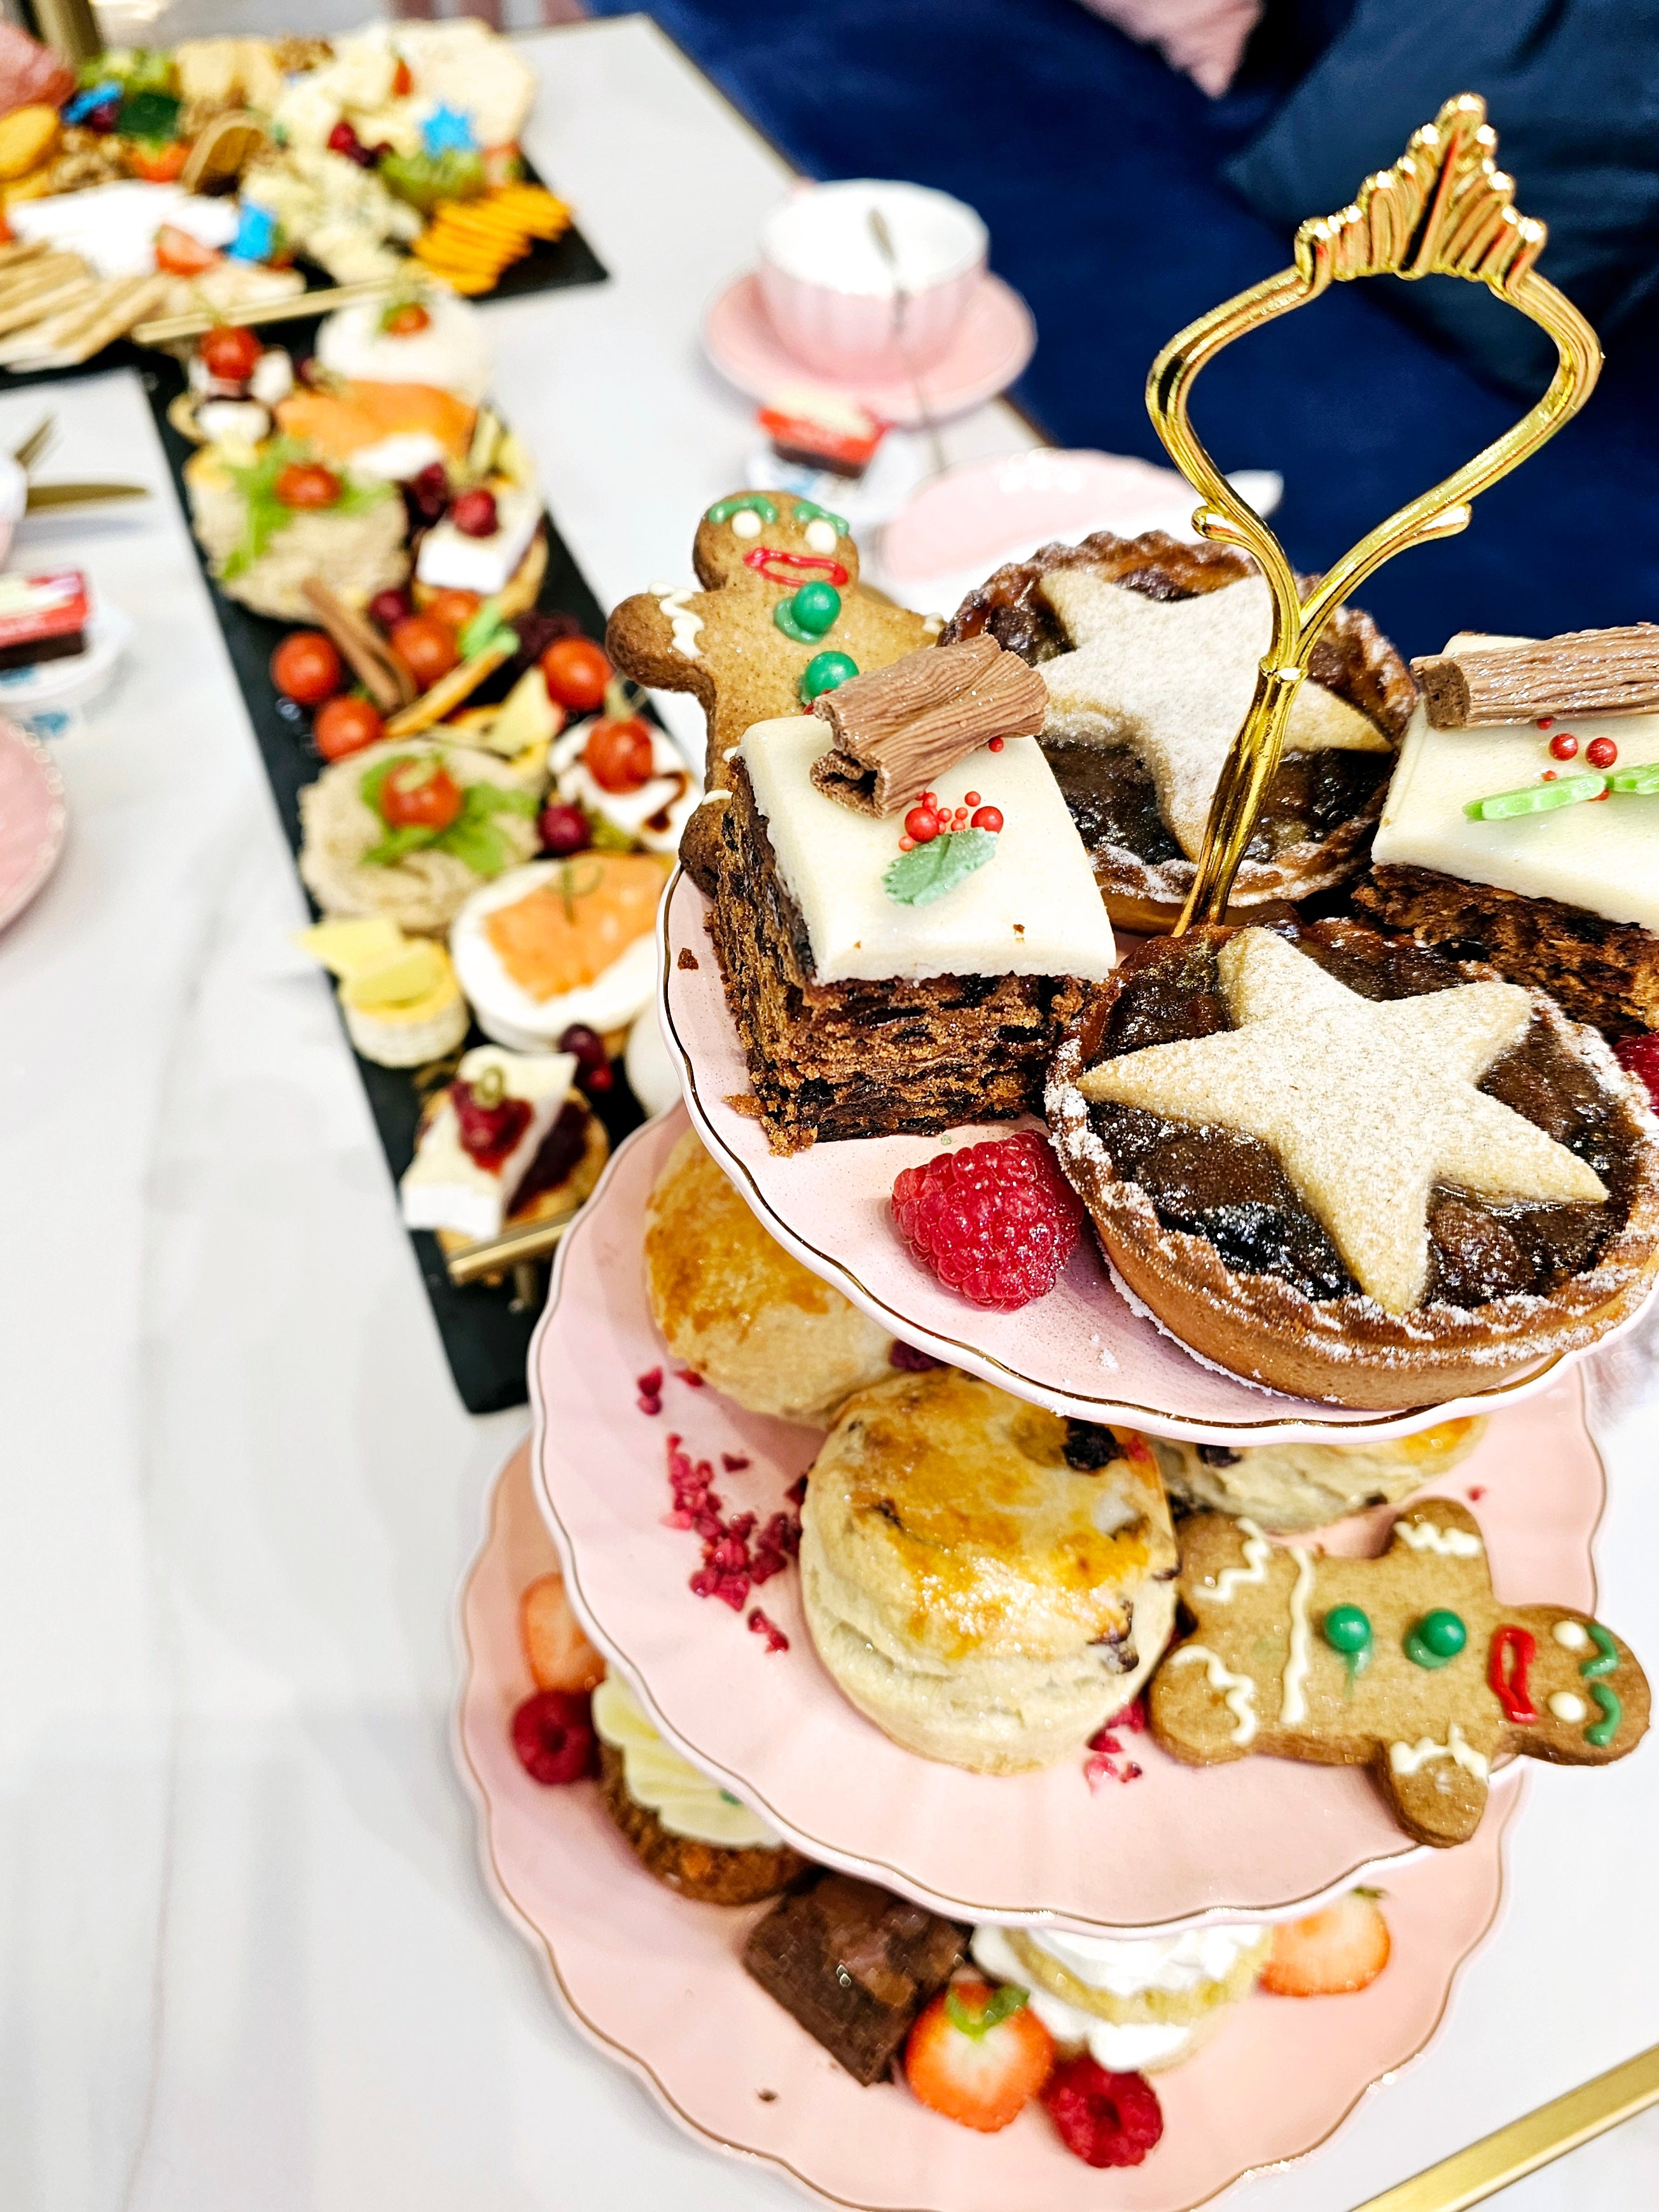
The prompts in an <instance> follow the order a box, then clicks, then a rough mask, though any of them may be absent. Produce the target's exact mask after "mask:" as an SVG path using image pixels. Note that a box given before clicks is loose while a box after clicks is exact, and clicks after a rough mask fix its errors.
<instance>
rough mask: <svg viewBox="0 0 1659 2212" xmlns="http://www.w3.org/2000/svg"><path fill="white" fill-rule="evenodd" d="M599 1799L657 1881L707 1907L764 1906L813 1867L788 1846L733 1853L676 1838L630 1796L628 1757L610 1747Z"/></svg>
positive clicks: (602, 1754)
mask: <svg viewBox="0 0 1659 2212" xmlns="http://www.w3.org/2000/svg"><path fill="white" fill-rule="evenodd" d="M599 1799H600V1802H601V1803H602V1804H603V1805H604V1807H605V1811H606V1812H607V1813H608V1814H610V1815H611V1819H612V1820H614V1821H615V1822H616V1824H617V1826H618V1827H619V1828H620V1829H621V1830H622V1832H623V1835H624V1836H625V1837H626V1838H627V1839H628V1841H629V1844H631V1845H632V1847H633V1850H634V1852H635V1856H636V1857H638V1858H639V1859H640V1860H641V1862H642V1863H644V1864H645V1865H646V1866H647V1868H649V1869H650V1871H651V1872H652V1873H653V1875H656V1877H657V1880H658V1881H665V1882H666V1883H667V1885H668V1887H670V1889H677V1890H678V1892H679V1893H680V1895H681V1896H682V1897H694V1898H696V1899H697V1901H698V1903H699V1904H702V1905H758V1904H759V1903H760V1901H761V1899H762V1898H763V1897H775V1896H776V1895H777V1893H778V1892H779V1891H780V1890H781V1889H787V1888H788V1887H789V1886H790V1884H791V1883H792V1882H796V1881H799V1880H800V1878H801V1876H802V1875H804V1874H805V1873H806V1871H807V1869H808V1868H809V1867H810V1866H811V1861H810V1860H809V1859H805V1858H803V1857H801V1855H800V1853H799V1851H796V1850H791V1849H790V1848H789V1846H788V1844H779V1845H778V1846H777V1847H776V1849H775V1850H769V1849H768V1848H767V1847H766V1846H765V1845H764V1844H757V1845H753V1846H750V1847H746V1848H745V1849H744V1850H731V1849H729V1848H727V1847H726V1846H725V1845H723V1844H702V1843H698V1842H697V1841H696V1838H694V1837H690V1836H677V1835H675V1834H674V1833H673V1832H671V1830H670V1829H667V1828H665V1827H664V1826H663V1824H662V1822H661V1821H660V1820H659V1819H658V1817H657V1815H656V1814H654V1813H653V1811H652V1810H651V1808H650V1807H649V1806H648V1805H641V1802H640V1801H639V1799H638V1798H637V1797H633V1796H629V1789H628V1781H627V1776H626V1772H625V1770H624V1766H623V1755H622V1753H621V1752H619V1751H618V1750H617V1748H616V1747H615V1746H614V1745H611V1744H608V1743H605V1742H601V1743H600V1745H599Z"/></svg>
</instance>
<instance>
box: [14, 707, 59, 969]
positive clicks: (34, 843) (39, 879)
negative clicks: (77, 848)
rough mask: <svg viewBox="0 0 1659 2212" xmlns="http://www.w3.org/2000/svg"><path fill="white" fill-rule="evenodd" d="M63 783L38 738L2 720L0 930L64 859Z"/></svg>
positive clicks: (23, 906) (19, 912)
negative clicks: (60, 860) (61, 859)
mask: <svg viewBox="0 0 1659 2212" xmlns="http://www.w3.org/2000/svg"><path fill="white" fill-rule="evenodd" d="M68 829H69V810H68V808H67V807H66V806H65V805H64V780H63V778H62V777H61V776H60V775H58V770H57V769H56V767H55V766H54V765H53V763H52V757H51V755H50V754H49V753H48V752H47V750H46V747H45V746H44V745H43V744H40V741H39V739H38V738H31V737H29V736H27V735H26V733H25V732H23V731H21V730H20V729H19V728H18V727H17V726H16V725H15V723H13V722H7V721H0V929H3V928H4V927H5V925H6V924H7V923H8V922H9V921H13V920H15V917H16V916H17V915H20V914H21V912H22V911H23V908H25V907H26V906H27V904H28V902H29V901H30V900H31V899H32V898H33V896H35V894H36V892H37V891H39V890H40V889H41V887H42V886H43V884H45V883H46V878H48V877H49V876H50V875H51V873H52V870H53V869H54V868H55V867H56V866H58V860H59V859H60V858H61V856H62V854H63V850H64V837H65V836H66V835H67V833H68Z"/></svg>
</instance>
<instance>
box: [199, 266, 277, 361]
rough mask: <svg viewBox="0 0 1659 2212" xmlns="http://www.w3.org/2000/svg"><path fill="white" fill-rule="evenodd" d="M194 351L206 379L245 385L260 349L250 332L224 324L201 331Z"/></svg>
mask: <svg viewBox="0 0 1659 2212" xmlns="http://www.w3.org/2000/svg"><path fill="white" fill-rule="evenodd" d="M214 258H217V257H216V256H215V257H214ZM186 273H189V272H186ZM197 352H198V353H199V354H200V355H201V356H202V366H203V367H204V368H205V369H206V370H207V373H208V374H209V375H210V376H218V377H222V378H223V379H224V380H225V382H226V383H227V384H245V383H246V381H247V380H248V378H249V377H250V376H252V374H253V371H254V368H255V365H256V364H257V363H258V359H259V356H260V355H261V354H262V353H263V352H264V347H263V346H262V345H261V344H260V343H259V340H258V337H257V335H256V334H255V333H254V332H253V331H247V330H244V329H242V328H241V326H240V324H236V323H227V324H224V325H222V326H221V327H220V328H219V329H217V330H213V331H203V333H202V341H201V343H200V345H199V346H198V347H197Z"/></svg>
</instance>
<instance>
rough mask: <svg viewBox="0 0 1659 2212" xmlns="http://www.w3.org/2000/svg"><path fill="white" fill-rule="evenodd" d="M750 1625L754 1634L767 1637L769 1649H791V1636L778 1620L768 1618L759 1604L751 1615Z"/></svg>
mask: <svg viewBox="0 0 1659 2212" xmlns="http://www.w3.org/2000/svg"><path fill="white" fill-rule="evenodd" d="M749 1626H750V1631H751V1632H752V1633H753V1634H755V1635H756V1636H763V1637H764V1638H766V1648H767V1650H769V1651H787V1650H788V1649H789V1638H787V1636H786V1635H785V1634H784V1632H783V1631H782V1630H781V1628H780V1627H779V1626H778V1625H777V1623H776V1621H775V1620H768V1619H767V1617H766V1615H765V1614H764V1613H763V1612H762V1611H761V1609H760V1607H758V1606H757V1607H755V1609H754V1611H753V1612H752V1613H750V1616H749Z"/></svg>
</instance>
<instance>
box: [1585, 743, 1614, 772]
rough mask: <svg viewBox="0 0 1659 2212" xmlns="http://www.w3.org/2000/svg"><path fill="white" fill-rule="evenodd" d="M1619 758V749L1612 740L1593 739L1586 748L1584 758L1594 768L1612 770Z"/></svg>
mask: <svg viewBox="0 0 1659 2212" xmlns="http://www.w3.org/2000/svg"><path fill="white" fill-rule="evenodd" d="M1618 757H1619V748H1618V746H1617V745H1616V744H1614V743H1613V739H1612V738H1591V739H1590V741H1589V744H1587V745H1586V746H1585V748H1584V758H1585V759H1586V760H1587V761H1588V762H1589V764H1590V766H1591V767H1592V768H1611V767H1612V766H1613V763H1614V762H1615V761H1616V760H1617V759H1618Z"/></svg>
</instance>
